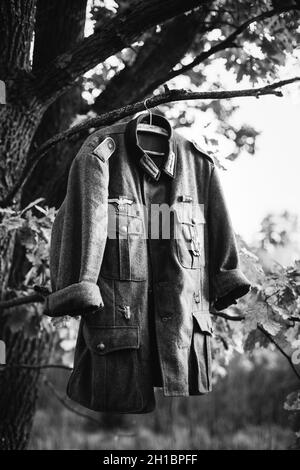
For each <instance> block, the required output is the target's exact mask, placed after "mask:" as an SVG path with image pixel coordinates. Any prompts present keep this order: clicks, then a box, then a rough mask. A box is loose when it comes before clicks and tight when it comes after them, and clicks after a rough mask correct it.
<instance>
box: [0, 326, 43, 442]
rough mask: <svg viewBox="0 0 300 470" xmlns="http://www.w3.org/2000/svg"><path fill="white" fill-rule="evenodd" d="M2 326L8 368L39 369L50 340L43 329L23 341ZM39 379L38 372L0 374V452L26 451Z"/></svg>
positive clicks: (20, 334) (12, 370) (17, 370)
mask: <svg viewBox="0 0 300 470" xmlns="http://www.w3.org/2000/svg"><path fill="white" fill-rule="evenodd" d="M2 323H3V322H2ZM1 326H2V328H1V338H2V339H3V340H4V341H5V343H6V346H7V357H6V359H7V364H22V363H23V364H24V363H25V364H29V365H38V364H42V363H43V362H45V361H47V360H48V358H49V355H50V352H51V348H52V337H51V334H50V333H49V332H47V331H46V330H45V329H44V330H43V331H41V333H40V334H39V335H38V336H36V337H34V338H25V337H24V333H23V331H20V332H18V333H12V332H11V331H10V330H9V328H7V327H6V328H5V326H4V325H3V324H2V325H1ZM39 378H40V370H39V369H21V368H6V369H4V370H2V371H1V370H0V390H1V402H0V450H21V449H25V448H26V446H27V444H28V440H29V436H30V431H31V428H32V422H33V416H34V412H35V408H36V401H37V397H38V389H39Z"/></svg>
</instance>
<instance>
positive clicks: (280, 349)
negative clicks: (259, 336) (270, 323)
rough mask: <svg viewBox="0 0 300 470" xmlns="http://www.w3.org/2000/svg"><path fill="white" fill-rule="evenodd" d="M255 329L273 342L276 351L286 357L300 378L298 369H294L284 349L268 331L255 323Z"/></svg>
mask: <svg viewBox="0 0 300 470" xmlns="http://www.w3.org/2000/svg"><path fill="white" fill-rule="evenodd" d="M257 329H258V330H259V331H261V332H262V333H263V334H264V335H265V336H266V338H268V340H269V341H270V342H271V343H272V344H274V346H275V347H276V349H278V351H280V352H281V354H282V355H283V356H284V357H285V358H286V360H287V361H288V363H289V364H290V366H291V368H292V370H293V371H294V373H295V374H296V376H297V377H298V379H299V380H300V374H299V372H298V370H297V369H296V367H295V365H294V363H293V361H292V359H291V357H290V356H289V355H288V354H287V353H286V352H285V351H284V349H283V348H282V347H281V346H280V345H279V344H278V343H277V341H275V339H274V338H273V336H272V335H270V333H268V332H267V331H266V330H265V329H264V328H263V327H262V326H260V325H257Z"/></svg>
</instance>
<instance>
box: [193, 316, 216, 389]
mask: <svg viewBox="0 0 300 470" xmlns="http://www.w3.org/2000/svg"><path fill="white" fill-rule="evenodd" d="M193 319H194V329H193V336H192V344H191V361H192V365H191V375H192V377H191V384H192V389H193V390H192V392H193V393H207V392H210V391H211V390H212V349H211V341H212V332H213V329H212V321H211V317H210V314H209V313H207V312H203V311H197V312H193Z"/></svg>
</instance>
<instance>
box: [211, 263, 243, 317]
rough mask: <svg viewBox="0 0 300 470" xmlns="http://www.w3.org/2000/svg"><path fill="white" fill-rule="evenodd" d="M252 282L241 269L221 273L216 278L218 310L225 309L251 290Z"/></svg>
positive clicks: (216, 305) (216, 303) (216, 304)
mask: <svg viewBox="0 0 300 470" xmlns="http://www.w3.org/2000/svg"><path fill="white" fill-rule="evenodd" d="M250 287H251V284H250V282H249V281H248V279H247V278H246V276H245V275H244V274H243V273H242V272H241V271H240V270H239V269H232V270H230V271H224V272H221V273H219V274H218V275H217V276H216V277H215V279H214V290H215V301H214V307H215V309H216V310H224V309H225V308H227V307H229V306H230V305H232V304H236V299H238V298H240V297H243V296H244V295H246V294H247V293H248V292H249V290H250Z"/></svg>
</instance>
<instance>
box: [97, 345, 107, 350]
mask: <svg viewBox="0 0 300 470" xmlns="http://www.w3.org/2000/svg"><path fill="white" fill-rule="evenodd" d="M97 349H100V351H103V350H104V349H105V344H104V343H99V344H97Z"/></svg>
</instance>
